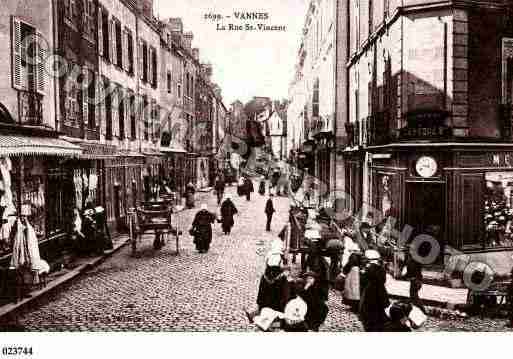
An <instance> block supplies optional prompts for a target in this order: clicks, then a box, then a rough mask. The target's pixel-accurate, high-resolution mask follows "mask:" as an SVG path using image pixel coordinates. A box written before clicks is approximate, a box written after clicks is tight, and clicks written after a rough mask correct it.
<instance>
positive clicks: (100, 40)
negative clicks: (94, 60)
mask: <svg viewBox="0 0 513 359" xmlns="http://www.w3.org/2000/svg"><path fill="white" fill-rule="evenodd" d="M103 51H104V49H103V10H102V8H101V7H99V8H98V54H99V55H100V56H103Z"/></svg>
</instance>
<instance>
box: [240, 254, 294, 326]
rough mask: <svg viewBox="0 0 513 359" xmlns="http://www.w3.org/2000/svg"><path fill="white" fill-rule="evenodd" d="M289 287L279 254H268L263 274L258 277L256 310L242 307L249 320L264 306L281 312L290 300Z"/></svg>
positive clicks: (251, 321) (258, 313) (251, 320)
mask: <svg viewBox="0 0 513 359" xmlns="http://www.w3.org/2000/svg"><path fill="white" fill-rule="evenodd" d="M290 293H291V288H290V284H289V281H288V278H287V275H286V273H285V272H284V271H283V268H282V258H281V256H280V255H279V254H270V255H268V256H267V257H266V267H265V271H264V274H263V275H262V276H261V277H260V282H259V285H258V294H257V300H256V302H257V306H258V309H257V310H256V311H252V312H250V311H248V310H247V309H246V308H244V309H243V310H244V312H245V314H246V316H247V318H248V320H249V321H250V323H253V320H254V319H255V317H256V316H258V315H260V313H261V312H262V310H263V309H264V308H268V309H272V310H274V311H277V312H281V313H283V312H284V311H285V306H286V305H287V303H288V302H289V300H290V297H291V295H290Z"/></svg>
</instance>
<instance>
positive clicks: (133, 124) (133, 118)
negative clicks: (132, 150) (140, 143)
mask: <svg viewBox="0 0 513 359" xmlns="http://www.w3.org/2000/svg"><path fill="white" fill-rule="evenodd" d="M135 99H136V98H135V95H134V93H133V92H130V105H129V108H130V135H131V137H132V140H136V139H137V111H136V110H137V109H136V100H135Z"/></svg>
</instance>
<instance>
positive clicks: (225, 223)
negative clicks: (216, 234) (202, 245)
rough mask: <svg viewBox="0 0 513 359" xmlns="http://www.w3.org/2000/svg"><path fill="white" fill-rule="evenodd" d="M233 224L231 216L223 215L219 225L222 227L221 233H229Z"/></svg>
mask: <svg viewBox="0 0 513 359" xmlns="http://www.w3.org/2000/svg"><path fill="white" fill-rule="evenodd" d="M233 225H234V220H233V216H232V217H223V219H222V220H221V227H222V229H223V233H230V232H231V231H232V227H233Z"/></svg>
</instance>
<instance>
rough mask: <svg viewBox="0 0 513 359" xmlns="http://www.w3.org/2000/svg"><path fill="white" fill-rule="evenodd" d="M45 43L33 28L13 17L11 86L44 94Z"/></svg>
mask: <svg viewBox="0 0 513 359" xmlns="http://www.w3.org/2000/svg"><path fill="white" fill-rule="evenodd" d="M47 54H48V49H47V42H46V41H45V40H44V37H43V35H42V34H41V33H40V32H39V31H37V30H36V29H35V28H34V27H32V26H30V25H28V24H26V23H24V22H22V21H20V20H19V19H18V18H16V17H13V18H12V22H11V67H12V69H11V71H12V86H13V87H14V88H15V89H18V90H26V91H37V92H39V93H40V94H44V93H45V89H46V71H45V68H44V66H45V62H46V57H47Z"/></svg>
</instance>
